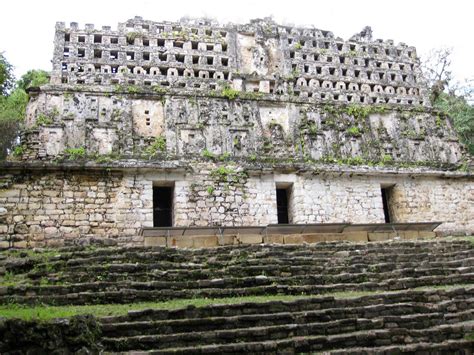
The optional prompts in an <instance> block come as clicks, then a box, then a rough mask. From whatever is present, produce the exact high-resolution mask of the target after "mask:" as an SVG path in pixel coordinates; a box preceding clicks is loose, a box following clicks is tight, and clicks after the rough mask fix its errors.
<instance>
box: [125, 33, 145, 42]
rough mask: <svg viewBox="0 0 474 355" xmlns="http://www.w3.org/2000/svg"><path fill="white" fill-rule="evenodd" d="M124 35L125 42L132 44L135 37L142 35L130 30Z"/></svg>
mask: <svg viewBox="0 0 474 355" xmlns="http://www.w3.org/2000/svg"><path fill="white" fill-rule="evenodd" d="M126 37H127V43H128V44H132V45H133V44H134V43H135V39H136V38H141V37H143V34H142V33H140V32H135V31H132V32H128V33H127V35H126Z"/></svg>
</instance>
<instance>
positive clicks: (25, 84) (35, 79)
mask: <svg viewBox="0 0 474 355" xmlns="http://www.w3.org/2000/svg"><path fill="white" fill-rule="evenodd" d="M48 82H49V73H48V72H46V71H44V70H28V72H27V73H26V74H25V75H23V76H22V77H21V79H20V80H18V81H17V82H16V85H17V87H18V88H20V89H23V90H26V89H28V88H34V87H39V86H41V85H44V84H47V83H48Z"/></svg>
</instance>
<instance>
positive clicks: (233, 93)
mask: <svg viewBox="0 0 474 355" xmlns="http://www.w3.org/2000/svg"><path fill="white" fill-rule="evenodd" d="M239 94H240V91H238V90H235V89H232V88H231V87H230V86H225V87H224V88H223V89H222V91H221V95H222V96H224V97H225V98H226V99H228V100H235V99H236V98H238V97H239Z"/></svg>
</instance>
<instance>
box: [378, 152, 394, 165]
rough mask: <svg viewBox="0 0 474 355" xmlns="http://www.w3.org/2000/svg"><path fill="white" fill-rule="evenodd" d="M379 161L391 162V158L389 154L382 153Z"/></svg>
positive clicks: (383, 162)
mask: <svg viewBox="0 0 474 355" xmlns="http://www.w3.org/2000/svg"><path fill="white" fill-rule="evenodd" d="M380 163H382V164H391V163H393V158H392V156H391V155H388V154H384V155H382V159H381V160H380Z"/></svg>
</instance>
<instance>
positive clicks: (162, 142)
mask: <svg viewBox="0 0 474 355" xmlns="http://www.w3.org/2000/svg"><path fill="white" fill-rule="evenodd" d="M165 151H166V139H165V138H164V137H162V136H158V137H156V138H155V140H154V141H153V143H152V144H151V145H150V146H149V147H148V148H146V149H145V154H146V155H147V156H148V157H150V158H151V157H154V156H155V155H156V154H158V153H164V152H165Z"/></svg>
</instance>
